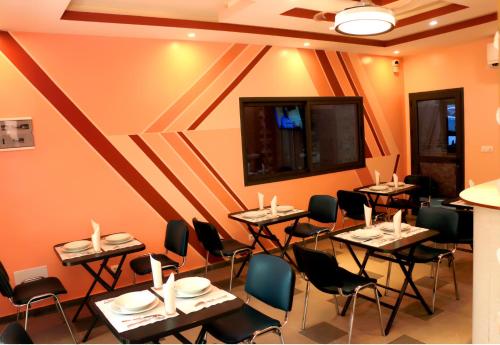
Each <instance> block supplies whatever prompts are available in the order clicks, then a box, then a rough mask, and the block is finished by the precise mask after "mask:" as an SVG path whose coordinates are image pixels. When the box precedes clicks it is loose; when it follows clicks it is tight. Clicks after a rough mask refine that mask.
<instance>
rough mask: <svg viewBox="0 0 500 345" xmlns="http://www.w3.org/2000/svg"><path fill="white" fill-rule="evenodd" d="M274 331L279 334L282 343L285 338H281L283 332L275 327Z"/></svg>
mask: <svg viewBox="0 0 500 345" xmlns="http://www.w3.org/2000/svg"><path fill="white" fill-rule="evenodd" d="M276 333H278V335H279V336H280V340H281V343H282V344H284V343H285V338H283V332H282V331H281V329H277V330H276Z"/></svg>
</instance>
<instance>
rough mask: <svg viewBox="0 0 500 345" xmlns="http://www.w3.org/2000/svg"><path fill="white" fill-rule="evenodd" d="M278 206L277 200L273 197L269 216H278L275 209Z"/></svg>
mask: <svg viewBox="0 0 500 345" xmlns="http://www.w3.org/2000/svg"><path fill="white" fill-rule="evenodd" d="M277 206H278V198H277V197H276V195H275V196H273V198H272V199H271V214H272V215H273V216H275V215H277V214H278V210H277V209H276V207H277Z"/></svg>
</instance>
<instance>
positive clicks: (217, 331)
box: [206, 254, 295, 344]
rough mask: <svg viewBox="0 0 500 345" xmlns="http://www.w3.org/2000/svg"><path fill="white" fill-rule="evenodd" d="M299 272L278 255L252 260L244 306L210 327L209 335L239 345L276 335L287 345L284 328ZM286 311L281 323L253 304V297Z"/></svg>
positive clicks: (260, 255)
mask: <svg viewBox="0 0 500 345" xmlns="http://www.w3.org/2000/svg"><path fill="white" fill-rule="evenodd" d="M294 290H295V273H294V271H293V269H292V267H291V266H290V264H289V263H288V262H286V261H285V260H283V259H282V258H280V257H278V256H273V255H267V254H259V255H256V256H254V257H252V259H251V260H250V265H249V268H248V275H247V280H246V283H245V291H246V293H247V301H246V303H245V304H244V306H243V307H242V308H241V309H240V310H238V311H237V312H234V313H232V314H230V315H227V316H224V317H221V318H218V319H217V320H215V321H212V322H210V323H209V324H207V325H206V330H207V332H208V333H209V334H210V335H212V336H213V337H215V338H216V339H217V340H218V341H219V342H221V343H226V344H235V343H241V342H248V343H253V342H254V340H255V338H256V337H258V336H260V335H262V334H265V333H268V332H275V333H276V334H278V335H279V337H280V340H281V343H283V344H284V339H283V333H282V327H283V326H284V325H285V324H286V322H287V320H288V312H290V311H291V310H292V304H293V292H294ZM251 296H252V297H255V298H256V299H258V300H260V301H261V302H264V303H266V304H267V305H269V306H271V307H273V308H276V309H280V310H282V311H284V312H285V320H284V322H283V323H281V322H280V321H279V320H276V319H274V318H272V317H270V316H268V315H266V314H264V313H262V312H260V311H258V310H257V309H254V308H253V307H251V306H250V305H249V301H250V297H251Z"/></svg>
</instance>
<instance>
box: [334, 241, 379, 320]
mask: <svg viewBox="0 0 500 345" xmlns="http://www.w3.org/2000/svg"><path fill="white" fill-rule="evenodd" d="M346 247H347V249H348V250H349V253H351V256H352V258H353V259H354V261H355V262H356V265H358V267H359V272H358V275H360V274H362V275H364V276H365V277H367V278H369V276H368V273H366V271H365V267H366V264H367V263H368V259H369V258H370V255H371V254H372V251H371V250H367V251H366V252H365V257H364V258H363V262H362V263H360V262H359V259H358V257H357V256H356V253H354V250H353V249H352V247H351V245H350V244H349V243H346ZM351 300H352V296H349V297H347V300H346V301H345V304H344V308H342V312H341V313H340V315H342V316H345V314H346V313H347V309H349V304H351Z"/></svg>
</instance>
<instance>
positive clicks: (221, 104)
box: [0, 33, 406, 316]
mask: <svg viewBox="0 0 500 345" xmlns="http://www.w3.org/2000/svg"><path fill="white" fill-rule="evenodd" d="M11 35H12V36H13V37H14V39H15V40H16V41H17V42H18V43H19V44H20V45H21V47H22V49H24V50H25V51H26V52H27V53H28V54H29V55H30V56H31V58H32V59H33V60H34V61H33V63H35V64H36V65H38V66H39V67H41V68H42V69H43V71H44V72H45V73H46V74H47V75H48V77H49V78H50V80H52V81H53V82H54V83H55V84H54V85H48V83H47V82H42V86H43V87H45V86H47V88H48V89H49V90H52V91H51V92H52V93H51V92H42V91H43V90H41V86H40V82H39V81H37V80H33V79H32V78H30V76H31V74H32V69H30V68H27V69H24V68H19V65H17V64H16V61H17V60H16V59H17V58H16V56H13V55H11V54H9V53H8V52H7V50H8V49H10V48H9V47H11V46H12V42H10V43H9V41H8V40H6V39H5V38H0V49H3V51H2V52H3V54H0V84H1V85H2V86H3V87H2V88H0V118H1V117H14V116H31V117H32V118H33V124H34V135H35V143H36V148H35V149H33V150H26V151H12V152H0V162H1V167H2V169H0V181H3V183H2V193H1V195H2V198H1V201H0V204H1V208H0V209H1V211H0V215H1V219H2V228H3V230H2V241H1V242H0V248H1V250H0V253H1V254H0V260H2V262H3V263H4V265H5V266H6V267H7V269H8V271H9V272H10V273H11V274H12V273H13V272H14V271H17V270H21V269H26V268H29V267H33V266H39V265H47V266H48V268H49V274H51V275H55V276H58V277H60V278H61V280H62V282H63V283H64V285H65V286H66V287H67V289H68V291H69V294H68V295H67V296H66V299H71V298H77V297H80V296H83V294H84V293H85V291H86V289H87V287H88V285H89V284H90V277H89V276H88V274H86V273H85V272H84V271H83V269H82V268H81V267H71V268H68V267H63V266H62V265H61V264H60V263H59V261H58V259H57V258H56V255H55V254H54V252H53V249H52V247H53V245H54V244H57V243H60V242H65V241H71V240H76V239H80V238H83V237H88V236H89V234H90V232H91V230H90V224H89V223H90V219H91V218H93V219H95V220H96V221H98V222H99V223H101V226H102V232H103V234H106V233H110V232H116V231H127V232H130V233H132V234H134V235H135V236H136V237H137V238H139V239H140V240H142V241H144V242H145V243H146V245H147V251H161V250H162V242H163V237H164V228H165V218H168V217H166V216H165V214H164V213H163V212H162V210H158V209H156V210H155V208H154V207H153V206H152V204H151V201H150V199H148V198H147V197H144V195H146V194H147V192H144V193H142V191H141V190H138V189H137V188H138V187H134V184H133V183H131V182H130V180H129V179H128V178H127V176H126V174H124V173H123V171H122V168H121V167H117V166H114V165H113V164H112V162H110V159H109V155H105V154H103V152H102V151H100V149H99V147H97V146H96V145H97V144H96V142H95V139H92V138H90V139H89V138H87V137H85V133H86V132H85V131H86V129H85V128H83V127H82V126H80V124H78V123H76V124H75V123H73V122H71V121H70V118H69V112H68V110H67V109H63V108H61V107H59V106H58V105H57V104H56V103H55V102H54V99H53V96H51V95H52V94H53V93H54V92H53V91H54V88H56V89H60V90H62V91H63V92H64V95H65V96H66V97H67V98H68V99H69V101H71V102H73V103H74V104H75V105H76V107H77V108H78V109H79V110H80V111H81V112H82V113H83V115H84V116H85V118H87V119H89V120H90V121H91V122H92V123H93V124H94V126H95V128H96V130H97V131H98V132H99V133H101V134H102V135H103V136H104V138H105V140H107V141H109V143H111V145H112V147H114V149H116V150H117V151H116V152H114V153H113V155H115V156H116V155H120V154H121V155H122V156H123V157H125V159H126V161H127V162H128V163H129V164H131V166H132V167H133V169H135V170H136V171H137V172H139V173H140V174H141V175H142V178H144V179H145V181H147V183H149V184H150V185H151V186H152V188H153V190H154V191H155V193H158V195H159V196H158V197H159V198H162V200H163V201H164V202H165V203H167V204H168V205H170V206H171V207H172V209H173V210H175V212H176V213H177V214H178V215H179V216H180V217H182V218H183V219H185V220H186V221H188V222H190V220H191V218H192V217H195V216H196V217H198V218H202V219H206V218H207V216H209V217H212V218H213V219H215V220H216V221H217V222H218V224H219V225H220V226H221V227H222V228H223V229H224V231H225V233H226V236H231V237H233V238H236V239H239V240H241V241H245V242H248V235H247V232H246V231H245V229H244V228H243V227H242V226H241V225H239V224H237V223H235V222H233V221H230V220H229V219H228V218H227V213H229V212H232V211H238V210H241V209H242V205H244V206H245V207H247V208H251V207H255V206H256V204H257V198H256V192H257V191H262V192H264V193H265V195H266V197H267V201H269V199H270V197H271V196H272V195H273V194H276V195H278V198H279V201H280V202H281V203H282V204H293V205H296V206H298V207H303V208H305V207H307V201H308V199H309V197H310V195H312V194H315V193H327V194H332V195H334V194H335V193H336V191H337V190H338V189H340V188H343V189H351V188H353V187H357V186H360V185H361V184H362V183H366V182H369V181H370V179H371V178H370V176H371V175H370V174H371V170H373V169H374V168H377V169H379V170H381V172H382V174H383V178H389V176H391V174H392V170H393V168H394V165H395V161H396V157H397V155H398V154H401V153H402V157H401V160H400V162H405V161H406V157H405V152H406V146H405V145H406V142H405V139H404V135H403V134H402V129H401V128H402V126H403V122H402V120H401V121H400V116H401V114H403V111H404V110H403V104H402V101H401V99H403V74H400V75H395V74H393V73H392V71H391V68H390V64H391V58H384V57H373V62H372V63H370V64H364V63H363V62H362V58H363V57H364V56H358V55H351V54H338V53H337V52H334V51H329V52H324V53H325V55H326V57H327V62H326V64H327V65H329V66H330V67H331V68H332V69H333V71H334V74H335V78H336V79H337V80H338V82H339V84H340V86H341V88H342V92H343V93H344V94H345V95H354V94H355V92H357V93H358V94H361V95H363V96H364V97H365V98H364V99H365V106H367V109H368V112H367V115H366V116H367V118H368V119H369V120H370V123H371V124H372V127H373V129H370V127H369V126H368V125H367V119H365V130H366V135H367V139H366V140H367V145H368V147H369V149H370V151H371V152H372V155H373V158H369V159H368V160H367V165H368V169H361V170H360V171H345V172H339V173H334V174H327V175H321V176H314V177H309V178H303V179H298V180H291V181H284V182H276V183H270V184H266V185H261V186H251V187H245V186H244V183H243V171H242V157H241V141H240V129H239V104H238V98H239V97H242V96H246V97H251V96H318V95H322V96H326V95H333V92H332V88H331V87H330V82H331V81H329V80H328V79H327V78H326V75H325V73H324V71H323V69H322V68H324V67H325V66H321V64H320V62H319V60H318V57H317V54H316V52H314V51H312V50H302V49H299V50H297V49H285V48H281V47H271V48H270V49H269V50H268V51H267V48H265V47H263V46H248V45H234V44H229V43H202V42H172V41H163V40H148V39H125V38H104V37H91V36H66V35H51V34H31V33H15V34H11ZM4 36H5V35H4ZM5 42H7V43H5ZM9 59H10V60H9ZM23 63H24V64H26V62H23ZM343 64H344V66H343ZM16 66H17V67H16ZM31 67H32V66H31ZM381 81H383V82H382V83H381ZM351 83H352V84H351ZM353 85H354V86H353ZM355 89H356V91H355ZM45 91H46V90H45ZM62 97H63V96H62ZM207 109H211V110H210V111H207ZM196 121H198V125H196V126H194V127H193V123H195V122H196ZM137 140H140V141H142V142H144V143H145V145H147V146H148V147H149V148H150V149H151V150H152V153H153V154H154V155H156V156H157V157H158V158H159V160H160V162H161V163H163V164H165V166H166V167H167V168H168V169H170V170H171V173H172V175H173V176H167V175H165V174H164V172H162V170H161V169H160V168H158V166H156V165H155V164H153V161H152V160H151V156H148V155H147V154H145V152H144V151H143V150H141V149H140V147H139V146H138V145H137ZM110 155H111V153H110ZM202 158H203V159H202ZM401 166H402V165H401V164H400V169H399V173H400V175H401V176H404V175H405V173H406V171H405V170H404V167H403V168H401ZM214 172H215V174H214ZM190 193H191V194H190ZM193 198H194V199H195V202H193ZM196 202H198V203H196ZM278 233H279V230H278ZM191 236H193V237H194V234H191ZM280 236H281V235H280ZM281 237H282V236H281ZM201 265H203V258H202V256H201V255H200V253H199V252H197V251H196V249H195V248H194V247H193V246H190V248H189V256H188V263H187V266H186V269H190V268H195V267H200V266H201ZM130 283H131V274H130V271H129V269H128V264H126V265H125V272H124V275H123V276H122V278H121V284H122V285H125V284H130ZM14 311H15V310H14V309H13V308H12V307H10V306H9V304H8V303H7V302H6V300H4V299H3V300H0V316H1V315H6V314H10V313H13V312H14Z"/></svg>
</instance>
